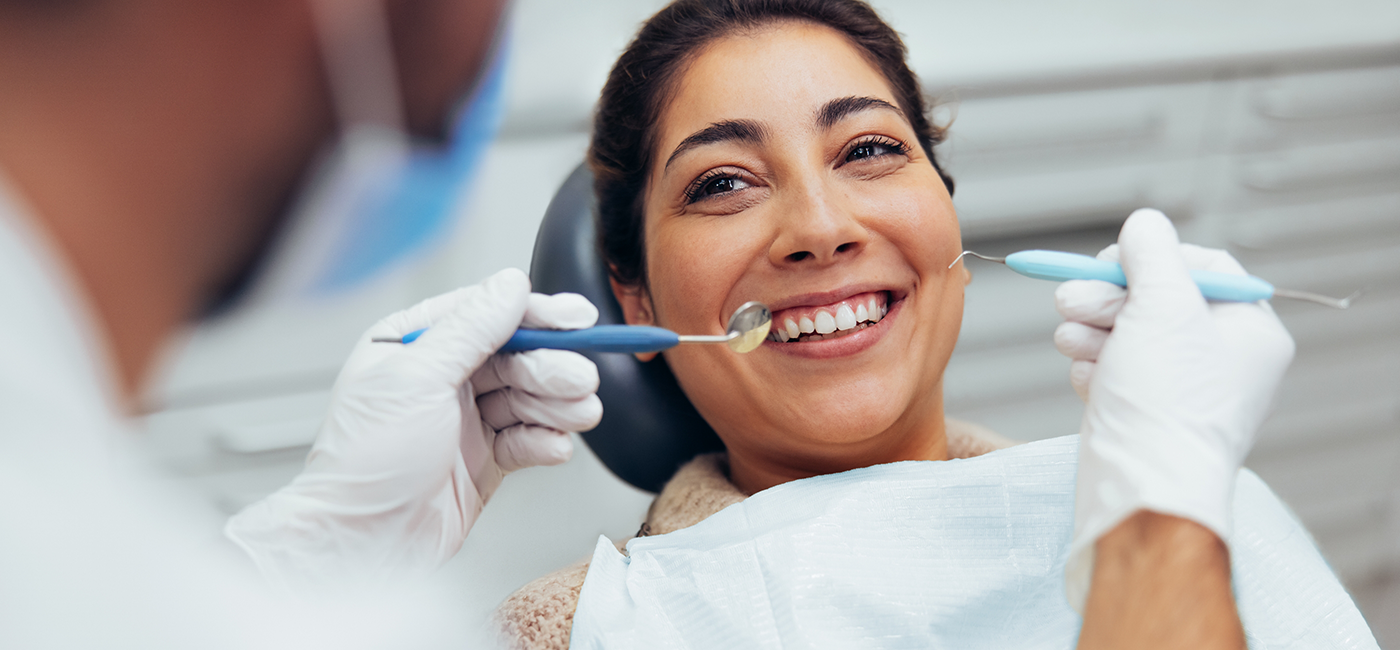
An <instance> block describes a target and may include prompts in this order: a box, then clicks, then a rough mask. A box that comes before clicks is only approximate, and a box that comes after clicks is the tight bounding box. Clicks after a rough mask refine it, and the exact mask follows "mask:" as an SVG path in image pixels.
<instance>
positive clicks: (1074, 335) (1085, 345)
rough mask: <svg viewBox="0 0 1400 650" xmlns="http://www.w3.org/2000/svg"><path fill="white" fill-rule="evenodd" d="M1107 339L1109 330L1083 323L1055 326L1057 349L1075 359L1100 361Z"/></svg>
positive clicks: (1067, 323)
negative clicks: (1100, 353)
mask: <svg viewBox="0 0 1400 650" xmlns="http://www.w3.org/2000/svg"><path fill="white" fill-rule="evenodd" d="M1107 340H1108V330H1105V329H1100V328H1098V327H1091V326H1089V325H1085V324H1083V323H1075V322H1066V323H1060V325H1059V327H1056V328H1055V349H1056V350H1059V351H1060V354H1063V355H1065V356H1067V357H1069V358H1070V359H1074V360H1083V361H1098V359H1099V352H1100V351H1102V350H1103V344H1104V342H1105V341H1107Z"/></svg>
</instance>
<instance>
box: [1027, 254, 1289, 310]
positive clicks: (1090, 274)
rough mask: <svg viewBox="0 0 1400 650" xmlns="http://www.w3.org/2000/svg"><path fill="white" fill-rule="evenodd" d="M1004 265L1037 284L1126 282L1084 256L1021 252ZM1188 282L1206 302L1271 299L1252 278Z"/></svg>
mask: <svg viewBox="0 0 1400 650" xmlns="http://www.w3.org/2000/svg"><path fill="white" fill-rule="evenodd" d="M1006 265H1007V266H1009V267H1011V270H1013V271H1015V272H1017V273H1020V274H1021V275H1024V276H1027V277H1032V278H1038V279H1041V280H1053V281H1056V282H1063V281H1066V280H1103V281H1104V282H1111V283H1113V284H1116V285H1118V286H1120V287H1126V286H1128V278H1127V277H1126V276H1124V275H1123V267H1122V266H1119V265H1118V263H1116V262H1106V261H1104V260H1100V259H1096V258H1093V257H1089V256H1088V255H1079V254H1076V253H1064V252H1060V251H1041V250H1030V251H1021V252H1019V253H1012V254H1010V255H1007V256H1006ZM1191 279H1192V280H1194V281H1195V282H1196V286H1197V287H1200V289H1201V295H1202V296H1205V297H1206V299H1207V300H1221V301H1227V302H1254V301H1257V300H1268V299H1269V298H1271V297H1273V295H1274V285H1272V284H1269V283H1268V282H1266V281H1264V280H1262V279H1260V278H1256V277H1254V276H1252V275H1232V274H1230V273H1217V272H1215V271H1192V272H1191Z"/></svg>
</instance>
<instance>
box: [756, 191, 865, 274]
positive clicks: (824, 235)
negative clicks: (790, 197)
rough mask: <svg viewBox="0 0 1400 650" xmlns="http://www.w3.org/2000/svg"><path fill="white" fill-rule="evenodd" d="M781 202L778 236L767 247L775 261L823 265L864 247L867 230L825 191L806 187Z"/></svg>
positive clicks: (773, 261)
mask: <svg viewBox="0 0 1400 650" xmlns="http://www.w3.org/2000/svg"><path fill="white" fill-rule="evenodd" d="M794 198H795V199H797V200H794V201H792V202H791V204H790V205H784V206H782V208H781V216H780V217H779V218H778V223H777V228H778V232H777V236H776V237H775V238H774V239H773V244H772V246H771V247H770V248H769V259H770V260H771V261H772V263H773V264H774V265H777V266H788V265H793V264H803V265H819V266H824V265H826V264H831V263H834V262H837V261H840V260H841V259H845V258H849V257H854V256H855V255H856V254H857V253H859V252H860V250H861V249H862V248H864V247H865V244H866V242H867V241H868V239H869V236H870V233H869V231H867V230H866V229H865V227H864V226H862V225H861V223H860V222H859V220H857V219H856V216H855V215H854V214H853V213H852V212H851V210H850V209H849V207H848V206H842V205H839V203H838V202H834V201H832V200H830V198H829V197H828V196H827V195H826V193H825V192H821V191H809V192H805V193H803V194H802V195H801V196H800V198H799V197H794Z"/></svg>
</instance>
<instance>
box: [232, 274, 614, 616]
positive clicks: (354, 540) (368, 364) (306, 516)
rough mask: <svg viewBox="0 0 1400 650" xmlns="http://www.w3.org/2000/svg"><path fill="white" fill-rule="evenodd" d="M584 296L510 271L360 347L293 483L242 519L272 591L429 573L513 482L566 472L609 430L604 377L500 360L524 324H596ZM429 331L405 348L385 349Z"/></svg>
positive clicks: (382, 325)
mask: <svg viewBox="0 0 1400 650" xmlns="http://www.w3.org/2000/svg"><path fill="white" fill-rule="evenodd" d="M597 319H598V310H597V309H596V308H594V306H593V305H592V304H591V303H589V302H588V300H587V299H585V298H584V297H583V296H579V295H577V294H558V295H555V296H544V295H540V294H532V293H530V281H529V279H528V278H527V277H526V276H525V274H524V273H523V272H521V271H519V270H516V269H506V270H504V271H501V272H500V273H497V274H495V275H493V276H491V277H490V278H488V279H487V280H485V281H484V282H482V283H481V284H479V285H475V286H471V287H466V288H464V289H458V290H457V291H454V292H452V293H448V294H444V295H441V296H437V297H435V298H431V299H429V300H426V301H424V302H422V303H420V304H418V305H417V306H414V307H412V308H410V309H408V310H406V311H402V312H399V313H397V314H394V315H392V316H389V317H388V318H385V319H384V320H382V321H380V322H379V323H378V324H376V325H375V326H374V327H371V328H370V329H369V331H367V332H365V333H364V335H363V336H361V337H360V342H359V343H358V344H357V345H356V346H355V349H354V351H353V352H351V354H350V358H349V360H348V361H347V362H346V364H345V367H344V369H342V370H341V373H340V376H339V377H338V378H337V379H336V382H335V388H334V389H333V391H332V401H331V407H330V411H329V413H327V415H326V420H325V423H324V424H323V425H322V427H321V431H320V433H319V434H318V435H317V438H316V442H315V444H314V446H313V447H312V449H311V454H310V455H309V456H308V457H307V460H306V467H305V469H304V470H303V471H302V473H301V474H300V475H299V476H297V477H296V479H295V480H293V482H292V483H291V484H290V485H288V486H287V487H285V488H283V489H282V490H280V491H278V492H276V493H274V494H273V495H271V496H269V497H268V498H266V499H264V500H262V501H260V502H258V503H255V504H253V505H250V506H248V507H247V508H246V509H244V510H243V511H242V512H240V513H239V514H238V515H236V516H234V517H233V518H232V519H230V520H229V522H228V526H227V527H226V529H225V532H226V534H227V535H228V537H229V538H230V539H232V540H233V541H234V542H235V543H237V544H238V545H239V546H241V547H242V548H243V549H244V550H246V551H247V552H248V554H249V555H251V556H252V557H253V559H254V561H255V562H256V563H257V565H258V567H259V569H260V570H261V571H262V572H263V574H264V575H265V576H267V577H268V579H269V580H270V581H272V582H273V583H275V584H279V585H281V586H283V587H287V588H292V589H294V590H300V589H304V588H307V587H324V586H345V585H347V584H349V585H354V584H356V583H359V584H362V585H364V584H367V585H370V586H376V585H382V584H384V583H386V582H394V581H398V580H402V579H404V578H416V577H421V576H422V575H424V574H427V573H430V572H431V571H432V570H433V569H436V568H437V567H438V566H439V565H441V564H442V563H443V562H445V561H446V560H448V559H449V558H451V557H452V556H453V555H454V554H455V553H456V552H457V550H458V549H459V548H461V546H462V542H463V540H464V539H465V538H466V535H467V531H469V530H470V529H471V527H472V524H473V523H474V522H475V521H476V518H477V515H478V514H479V513H480V512H481V509H482V507H483V506H484V505H485V503H486V501H487V499H489V498H491V494H492V493H493V492H494V491H495V490H496V487H497V486H499V485H500V484H501V479H502V478H503V477H504V476H505V475H506V474H507V473H509V472H511V471H514V470H516V469H520V468H522V467H529V466H532V465H556V464H559V463H562V462H564V461H566V460H568V459H569V457H570V455H571V454H572V452H573V446H572V443H571V442H570V440H569V436H568V434H567V433H565V432H566V431H583V430H587V429H590V428H592V427H594V426H595V425H597V423H598V420H599V418H601V417H602V413H603V407H602V403H601V402H599V401H598V397H597V396H596V395H595V394H594V393H595V391H597V389H598V369H597V367H595V366H594V365H593V362H591V361H589V360H588V359H587V358H585V357H583V356H582V355H580V354H577V353H574V352H565V351H560V350H534V351H530V352H524V353H513V354H494V353H495V351H496V350H497V349H498V348H500V346H501V345H503V344H504V343H505V342H506V340H507V339H509V338H510V336H511V334H512V333H514V332H515V330H516V328H517V327H520V326H522V325H523V326H525V327H531V328H541V329H544V328H548V329H576V328H583V327H591V326H592V325H593V324H594V323H595V322H596V321H597ZM423 327H429V328H430V329H429V330H428V331H427V332H426V333H424V334H423V335H422V336H421V337H419V338H418V340H416V341H414V342H413V343H410V344H407V345H402V344H397V343H372V342H370V339H371V338H374V337H395V338H396V337H401V336H403V335H404V334H407V333H408V332H411V331H413V330H416V329H419V328H423Z"/></svg>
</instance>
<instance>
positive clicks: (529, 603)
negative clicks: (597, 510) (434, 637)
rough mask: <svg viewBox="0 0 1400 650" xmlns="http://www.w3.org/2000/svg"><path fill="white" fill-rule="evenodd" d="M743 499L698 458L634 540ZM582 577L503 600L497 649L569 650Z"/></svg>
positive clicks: (970, 429)
mask: <svg viewBox="0 0 1400 650" xmlns="http://www.w3.org/2000/svg"><path fill="white" fill-rule="evenodd" d="M947 432H948V456H949V457H950V458H972V457H973V456H981V455H982V454H985V453H987V452H989V451H993V450H996V449H1002V448H1005V447H1009V446H1011V445H1012V442H1011V441H1010V440H1008V439H1006V438H1003V437H1002V436H1000V435H997V434H996V433H993V432H992V431H991V430H989V429H986V428H985V427H981V426H978V425H975V424H971V423H968V422H962V421H959V420H952V419H950V420H948V427H947ZM744 498H745V495H744V493H743V492H740V491H739V488H737V487H735V486H734V484H733V483H731V482H729V463H728V459H727V457H726V456H725V454H723V453H714V454H706V455H703V456H699V457H697V458H695V460H692V461H690V462H689V463H686V464H685V465H684V466H682V467H681V468H680V470H679V471H677V472H676V475H675V476H674V477H672V478H671V480H670V481H669V482H668V483H666V487H665V488H663V489H662V490H661V494H660V495H658V496H657V497H656V500H655V501H653V502H652V504H651V509H650V510H648V511H647V518H646V521H645V522H643V523H642V527H641V529H640V530H638V531H637V534H638V535H639V536H645V535H662V534H665V533H669V532H671V531H675V530H680V529H682V528H687V527H690V526H693V525H695V524H697V523H700V522H701V521H703V520H704V519H705V518H706V517H709V516H710V515H712V514H715V513H716V512H719V511H720V510H723V509H725V508H727V507H729V506H730V505H733V504H735V503H738V502H740V501H743V500H744ZM626 543H627V540H623V541H622V542H619V543H618V545H617V546H618V548H619V549H621V548H622V547H623V546H625V545H626ZM587 574H588V561H587V560H584V561H583V562H580V563H578V564H575V565H573V566H571V567H569V568H567V569H563V570H560V571H556V572H554V573H551V574H549V575H547V576H545V577H543V578H540V579H538V580H535V581H534V582H531V583H530V584H527V585H525V586H524V587H521V588H520V590H519V591H516V592H515V593H513V594H511V595H510V597H509V598H506V600H505V602H503V603H501V605H500V607H499V608H497V610H496V614H495V617H494V618H495V621H494V622H495V625H496V628H497V631H498V633H499V634H500V640H501V645H502V646H503V647H506V648H511V649H513V650H544V649H549V650H556V649H557V650H563V649H564V648H568V647H569V632H570V630H572V629H573V624H574V609H575V608H577V607H578V595H579V591H580V590H582V589H583V578H584V576H586V575H587Z"/></svg>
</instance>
